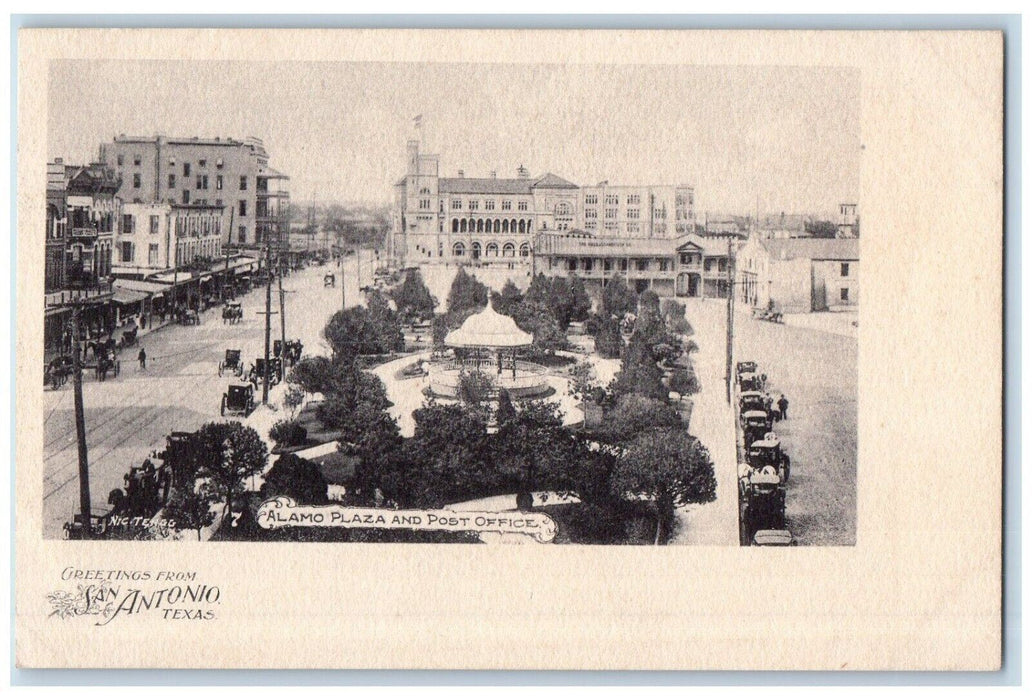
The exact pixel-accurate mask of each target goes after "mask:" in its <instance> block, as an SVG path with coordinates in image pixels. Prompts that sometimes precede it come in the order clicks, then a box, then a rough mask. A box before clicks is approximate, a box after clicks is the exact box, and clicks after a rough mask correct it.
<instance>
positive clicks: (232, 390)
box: [219, 384, 254, 416]
mask: <svg viewBox="0 0 1032 700" xmlns="http://www.w3.org/2000/svg"><path fill="white" fill-rule="evenodd" d="M253 410H254V387H253V386H251V385H250V384H230V385H229V386H228V387H227V388H226V393H224V394H223V395H222V407H221V409H220V411H219V412H220V413H221V414H222V415H223V416H224V415H226V414H227V413H234V414H238V415H243V416H246V415H249V414H250V413H251V411H253Z"/></svg>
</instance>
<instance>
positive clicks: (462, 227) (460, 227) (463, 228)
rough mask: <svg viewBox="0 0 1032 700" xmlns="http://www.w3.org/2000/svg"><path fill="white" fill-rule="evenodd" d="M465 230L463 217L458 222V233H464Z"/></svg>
mask: <svg viewBox="0 0 1032 700" xmlns="http://www.w3.org/2000/svg"><path fill="white" fill-rule="evenodd" d="M465 232H466V220H465V219H463V220H462V221H460V222H459V233H465Z"/></svg>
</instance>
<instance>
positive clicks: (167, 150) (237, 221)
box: [100, 134, 290, 248]
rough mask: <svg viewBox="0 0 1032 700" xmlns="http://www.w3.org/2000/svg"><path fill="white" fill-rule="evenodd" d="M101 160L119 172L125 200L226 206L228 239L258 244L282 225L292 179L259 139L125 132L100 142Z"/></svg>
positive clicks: (225, 235) (244, 244)
mask: <svg viewBox="0 0 1032 700" xmlns="http://www.w3.org/2000/svg"><path fill="white" fill-rule="evenodd" d="M100 160H101V161H103V162H104V163H106V164H107V165H108V167H110V168H112V169H113V170H114V171H115V172H116V174H117V175H118V176H119V177H121V181H122V184H121V187H120V188H119V190H118V197H119V198H120V199H121V200H122V201H123V202H125V203H127V204H129V203H136V204H150V203H155V202H161V203H165V204H177V205H200V206H202V207H203V206H215V207H226V208H227V213H228V217H229V219H230V224H229V225H227V226H225V227H224V228H223V239H222V240H223V243H224V244H227V245H232V246H234V247H242V248H256V247H259V246H261V245H262V244H263V243H264V242H265V241H266V240H269V239H270V238H271V239H273V240H275V239H276V237H277V236H278V235H279V233H280V231H281V230H283V227H284V215H285V214H286V211H287V208H288V207H289V204H290V193H289V192H287V191H286V190H284V189H283V188H282V185H283V183H284V182H285V181H286V180H288V179H289V178H288V177H287V176H286V175H284V174H283V173H280V172H278V171H277V170H275V169H274V168H271V167H270V166H269V156H268V153H267V152H266V150H265V146H264V144H263V143H262V141H261V139H257V138H253V137H252V138H247V139H245V140H243V141H238V140H236V139H231V138H220V137H215V138H203V139H202V138H198V137H193V138H168V137H165V136H161V135H158V136H146V137H135V136H126V135H125V134H122V135H120V136H116V137H115V138H114V139H113V140H112V141H111V142H109V143H104V144H101V146H100ZM283 235H284V236H286V232H285V230H284V234H283Z"/></svg>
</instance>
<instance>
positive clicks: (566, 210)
mask: <svg viewBox="0 0 1032 700" xmlns="http://www.w3.org/2000/svg"><path fill="white" fill-rule="evenodd" d="M555 215H556V216H569V215H570V205H569V204H568V203H566V202H559V203H558V204H556V205H555Z"/></svg>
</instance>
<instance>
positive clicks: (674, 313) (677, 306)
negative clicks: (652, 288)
mask: <svg viewBox="0 0 1032 700" xmlns="http://www.w3.org/2000/svg"><path fill="white" fill-rule="evenodd" d="M662 314H663V320H664V321H665V322H666V324H667V326H670V325H672V324H673V323H675V322H676V321H677V320H678V319H683V318H684V304H682V303H681V302H679V301H677V300H675V299H664V300H663V310H662Z"/></svg>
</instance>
